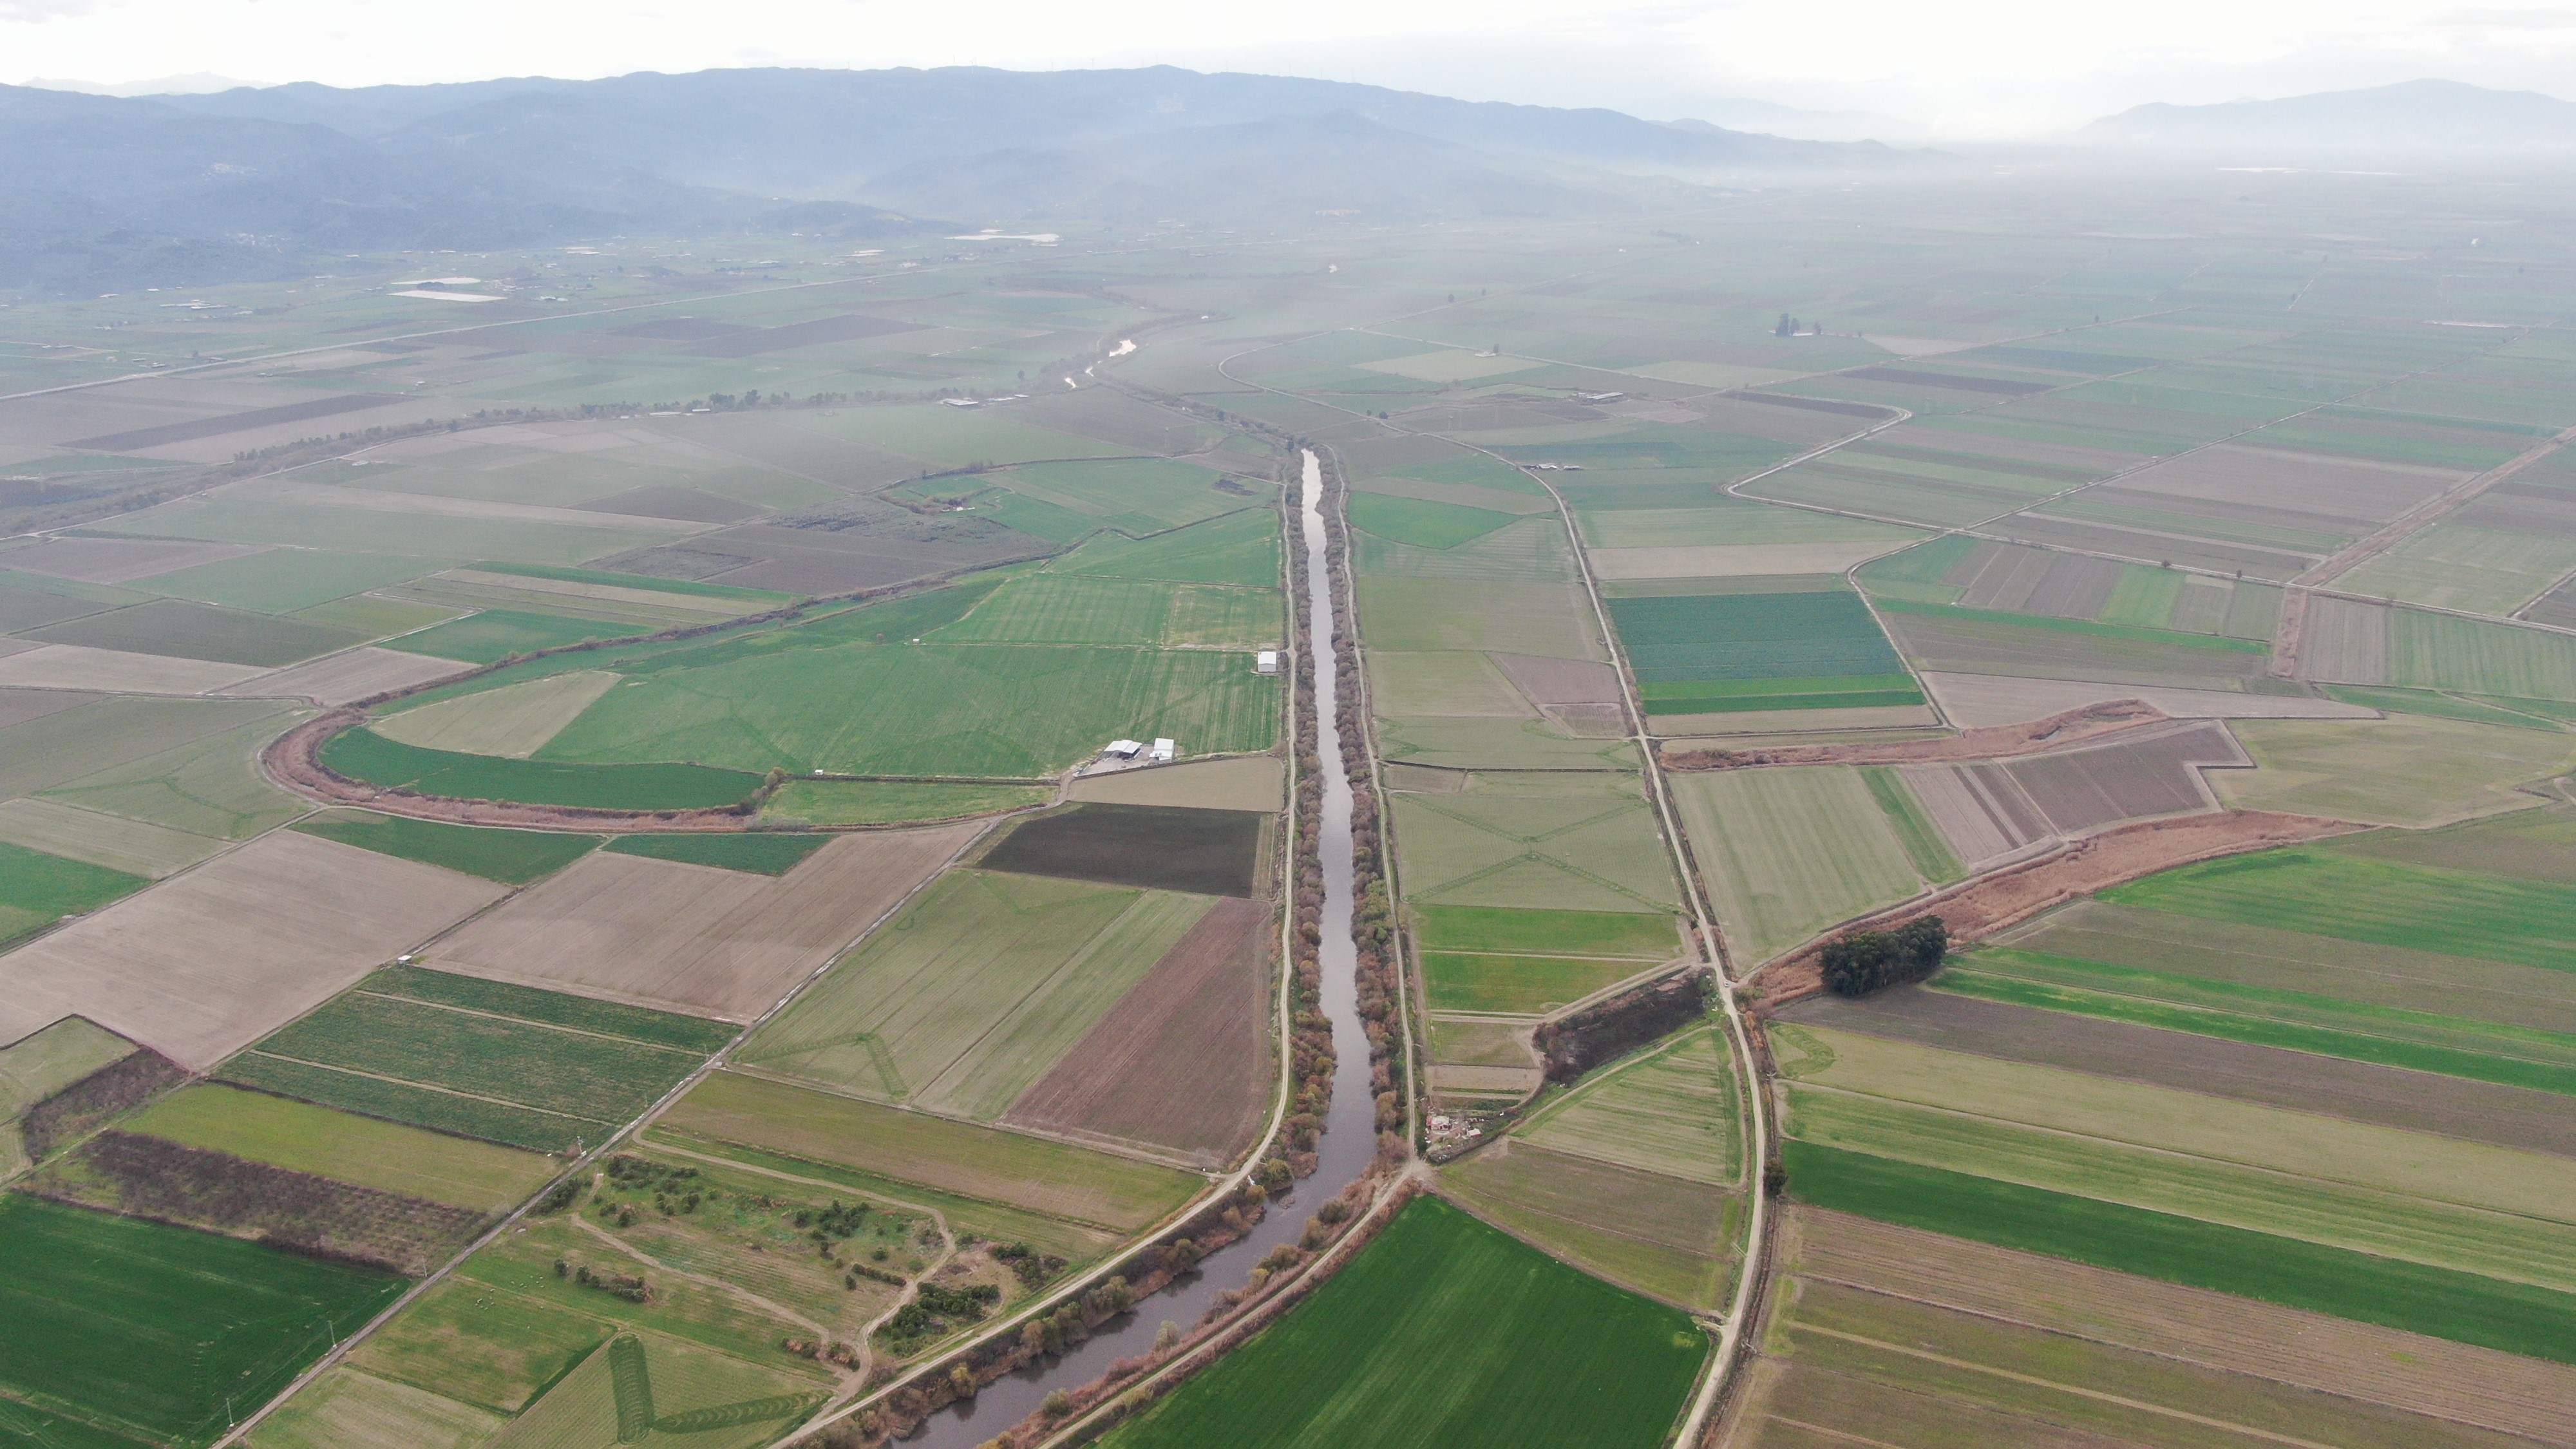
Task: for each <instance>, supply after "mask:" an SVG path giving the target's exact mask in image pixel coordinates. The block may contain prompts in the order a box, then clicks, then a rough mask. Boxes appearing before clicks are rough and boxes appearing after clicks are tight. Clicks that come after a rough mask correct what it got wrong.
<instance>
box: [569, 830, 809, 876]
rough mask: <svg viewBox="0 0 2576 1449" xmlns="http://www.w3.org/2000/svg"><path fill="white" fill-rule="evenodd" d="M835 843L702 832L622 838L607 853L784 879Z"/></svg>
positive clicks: (774, 833)
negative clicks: (815, 853)
mask: <svg viewBox="0 0 2576 1449" xmlns="http://www.w3.org/2000/svg"><path fill="white" fill-rule="evenodd" d="M831 842H832V837H831V836H829V835H824V834H819V833H813V834H799V833H797V832H795V831H789V830H756V831H724V832H715V831H708V832H700V833H696V834H689V835H620V836H615V837H613V838H611V839H610V840H609V842H608V849H609V850H610V852H611V853H613V854H617V855H643V856H650V857H652V858H653V859H655V860H676V861H679V862H681V863H683V864H686V865H711V866H714V867H716V868H717V869H720V870H742V871H750V872H753V873H755V874H758V875H785V874H787V873H788V872H789V871H791V870H794V869H795V868H796V867H797V866H799V865H801V864H803V863H804V861H805V857H807V856H809V855H812V854H813V853H814V852H815V851H818V850H821V849H822V848H823V847H824V846H826V845H829V844H830V843H831Z"/></svg>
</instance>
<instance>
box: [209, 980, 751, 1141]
mask: <svg viewBox="0 0 2576 1449" xmlns="http://www.w3.org/2000/svg"><path fill="white" fill-rule="evenodd" d="M733 1030H734V1029H733V1028H731V1027H729V1026H726V1025H724V1024H723V1023H720V1022H705V1021H699V1020H697V1019H695V1018H693V1017H683V1016H675V1015H672V1014H670V1013H667V1012H658V1011H646V1010H643V1009H641V1008H638V1007H630V1006H620V1005H617V1004H615V1003H611V1002H600V1001H590V1000H587V999H585V998H581V997H574V996H562V995H559V994H558V993H555V992H549V991H538V990H534V989H532V988H529V987H523V986H509V985H505V984H502V983H498V982H485V981H477V980H474V979H473V978H470V977H461V976H454V975H451V974H450V973H447V972H440V971H428V970H423V969H421V968H418V967H405V966H396V967H391V968H388V969H387V970H385V971H381V972H378V973H376V974H375V975H374V976H370V977H368V978H367V979H366V980H365V981H363V982H361V983H359V985H358V987H357V988H356V989H354V990H351V991H348V992H345V993H343V994H342V995H340V996H337V997H334V998H332V999H331V1000H330V1001H329V1002H326V1003H324V1004H323V1005H322V1006H321V1007H320V1008H319V1009H317V1010H315V1011H314V1012H313V1013H312V1014H311V1015H308V1016H306V1017H304V1018H303V1019H302V1020H300V1021H297V1022H295V1023H293V1024H291V1025H289V1026H287V1027H286V1028H284V1029H283V1030H281V1031H278V1032H276V1033H274V1034H272V1035H270V1036H268V1037H266V1038H265V1039H263V1040H261V1041H260V1042H259V1043H258V1044H257V1045H256V1046H254V1047H253V1048H252V1049H251V1050H250V1051H248V1052H245V1053H243V1054H242V1055H240V1056H238V1057H235V1058H234V1059H233V1060H232V1061H230V1062H229V1063H227V1064H226V1065H225V1067H224V1069H223V1072H222V1076H223V1078H224V1080H226V1081H231V1082H238V1083H240V1084H242V1085H244V1086H249V1087H256V1088H259V1089H261V1090H264V1091H271V1092H276V1093H280V1094H282V1095H286V1096H291V1097H300V1098H303V1099H304V1100H306V1101H309V1102H315V1103H318V1104H320V1105H322V1106H326V1107H337V1108H340V1109H342V1110H344V1111H349V1112H356V1113H359V1114H361V1115H364V1116H370V1117H381V1118H385V1119H388V1120H390V1121H394V1122H404V1123H410V1124H413V1125H416V1126H421V1127H428V1128H432V1129H434V1130H437V1131H441V1132H452V1133H458V1134H461V1135H464V1136H470V1137H481V1138H485V1139H487V1140H489V1141H493V1142H499V1143H503V1144H506V1145H508V1146H513V1147H528V1148H534V1149H536V1150H537V1151H540V1152H554V1151H560V1150H562V1149H563V1148H565V1147H566V1146H568V1145H570V1144H571V1143H573V1142H575V1141H583V1142H590V1143H596V1142H598V1141H600V1140H601V1139H602V1138H603V1137H604V1136H605V1134H606V1133H607V1132H608V1131H609V1130H610V1129H611V1128H613V1127H615V1126H618V1125H622V1124H623V1123H625V1122H626V1121H627V1120H628V1119H630V1118H632V1117H634V1116H635V1115H636V1114H637V1113H639V1112H641V1111H643V1110H644V1108H645V1107H647V1106H649V1105H651V1104H652V1102H653V1101H654V1100H655V1099H657V1098H659V1097H660V1096H661V1095H662V1094H663V1093H664V1092H666V1091H668V1090H670V1088H671V1087H672V1086H673V1085H674V1084H675V1083H677V1082H678V1081H679V1080H680V1079H681V1078H683V1077H685V1076H687V1075H688V1074H689V1073H690V1072H691V1071H693V1070H695V1069H696V1068H697V1066H698V1063H699V1062H700V1061H701V1060H703V1059H704V1057H705V1055H706V1054H707V1053H708V1052H710V1051H713V1050H715V1048H716V1047H718V1046H720V1045H722V1044H723V1043H724V1042H725V1041H727V1040H730V1039H731V1038H732V1036H733Z"/></svg>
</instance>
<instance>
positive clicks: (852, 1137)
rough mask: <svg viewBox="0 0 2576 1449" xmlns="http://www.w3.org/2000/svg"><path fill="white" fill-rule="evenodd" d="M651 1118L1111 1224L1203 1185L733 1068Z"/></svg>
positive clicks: (1142, 1216) (1136, 1225)
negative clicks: (664, 1111)
mask: <svg viewBox="0 0 2576 1449" xmlns="http://www.w3.org/2000/svg"><path fill="white" fill-rule="evenodd" d="M657 1125H658V1126H659V1127H661V1128H663V1129H666V1130H668V1131H671V1132H678V1133H684V1134H687V1135H690V1136H695V1137H704V1138H711V1139H713V1140H715V1141H718V1142H725V1143H732V1144H736V1145H738V1146H741V1147H748V1148H753V1149H757V1150H761V1151H767V1152H775V1153H780V1154H783V1155H786V1156H790V1157H799V1158H803V1159H805V1160H807V1161H810V1162H821V1163H826V1164H832V1165H837V1166H841V1167H847V1168H853V1169H856V1170H857V1171H859V1172H862V1173H868V1174H873V1175H875V1176H879V1177H885V1178H891V1179H895V1180H898V1181H902V1182H907V1183H919V1184H921V1185H922V1186H924V1187H928V1188H931V1189H934V1190H936V1191H940V1192H948V1193H955V1194H957V1195H959V1196H961V1197H971V1198H980V1199H983V1200H984V1201H986V1202H993V1203H1000V1204H1002V1205H1003V1206H1005V1207H1011V1208H1018V1209H1020V1210H1022V1211H1025V1212H1031V1213H1039V1214H1044V1215H1046V1216H1049V1217H1056V1218H1063V1219H1067V1220H1070V1221H1072V1222H1075V1223H1083V1224H1089V1225H1092V1226H1094V1227H1099V1228H1107V1229H1111V1230H1113V1231H1123V1232H1133V1231H1135V1230H1137V1229H1140V1228H1143V1227H1145V1226H1146V1225H1148V1224H1150V1223H1154V1222H1157V1221H1160V1220H1161V1219H1162V1218H1163V1217H1164V1215H1165V1214H1167V1213H1169V1212H1171V1211H1172V1210H1173V1209H1175V1208H1177V1207H1179V1206H1180V1205H1181V1204H1182V1203H1184V1202H1187V1201H1189V1199H1190V1198H1191V1197H1192V1196H1194V1195H1195V1194H1197V1193H1198V1192H1199V1190H1200V1189H1202V1188H1203V1187H1204V1186H1205V1185H1206V1184H1205V1181H1204V1180H1203V1179H1202V1178H1200V1177H1199V1176H1198V1175H1197V1174H1195V1173H1186V1172H1176V1171H1174V1170H1172V1169H1170V1168H1165V1167H1155V1166H1152V1165H1150V1164H1147V1163H1143V1162H1138V1161H1135V1160H1133V1159H1130V1158H1124V1157H1112V1156H1110V1155H1109V1154H1107V1153H1104V1152H1093V1151H1090V1150H1088V1149H1086V1148H1081V1147H1075V1146H1072V1145H1070V1144H1068V1143H1063V1142H1056V1141H1052V1140H1050V1139H1047V1138H1043V1137H1031V1136H1028V1135H1025V1134H1023V1133H1018V1132H1003V1131H998V1130H996V1129H994V1128H990V1127H978V1126H974V1125H971V1124H969V1123H964V1122H956V1121H951V1120H949V1119H947V1118H944V1117H934V1116H932V1115H930V1114H929V1113H926V1112H906V1111H900V1110H897V1109H895V1108H892V1107H883V1106H879V1105H877V1104H876V1103H873V1102H863V1101H860V1100H858V1099H856V1098H852V1097H842V1096H834V1095H831V1094H829V1093H825V1092H818V1091H814V1090H812V1089H810V1088H806V1087H798V1086H793V1085H790V1084H788V1083H785V1082H777V1081H770V1080H767V1079H764V1078H762V1077H757V1076H753V1075H750V1074H748V1073H744V1072H735V1071H723V1072H717V1073H715V1074H714V1075H712V1076H710V1077H708V1078H707V1079H706V1080H705V1081H703V1082H701V1083H699V1084H698V1085H697V1086H696V1087H695V1088H693V1089H692V1090H691V1091H690V1092H689V1094H688V1095H687V1096H686V1097H683V1098H681V1099H680V1101H679V1102H677V1103H676V1104H674V1105H673V1106H672V1108H671V1110H670V1111H669V1112H668V1113H666V1114H664V1115H663V1116H662V1117H661V1118H659V1119H658V1120H657Z"/></svg>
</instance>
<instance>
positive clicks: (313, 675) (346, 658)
mask: <svg viewBox="0 0 2576 1449" xmlns="http://www.w3.org/2000/svg"><path fill="white" fill-rule="evenodd" d="M473 668H474V666H473V665H471V664H459V663H457V662H456V661H455V660H453V659H432V658H430V657H429V656H428V655H426V654H405V653H403V652H402V651H400V650H398V649H379V648H376V647H375V646H374V645H372V644H369V645H362V646H360V647H359V648H356V649H351V650H348V651H346V652H344V653H340V654H331V655H326V656H324V657H322V658H320V659H315V660H310V661H308V662H306V663H303V664H297V665H294V666H291V667H289V668H286V669H280V670H277V671H275V672H274V673H269V674H261V675H257V676H254V677H252V678H249V679H245V680H243V681H242V682H241V683H239V684H236V685H233V686H232V687H230V688H228V689H226V690H225V691H224V693H226V694H246V695H253V696H257V697H262V698H272V697H273V698H287V699H309V700H311V701H313V702H314V703H315V704H320V705H343V704H351V703H354V702H356V701H358V700H361V699H373V698H374V697H376V696H377V695H380V694H390V693H392V692H394V691H395V690H402V689H413V688H417V687H418V686H420V685H424V684H428V683H431V682H433V681H435V680H441V679H447V678H451V677H453V676H455V675H459V674H464V673H468V672H470V671H471V670H472V669H473Z"/></svg>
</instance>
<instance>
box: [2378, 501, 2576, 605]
mask: <svg viewBox="0 0 2576 1449" xmlns="http://www.w3.org/2000/svg"><path fill="white" fill-rule="evenodd" d="M2570 569H2576V538H2564V537H2561V536H2559V535H2556V534H2550V533H2541V532H2537V531H2534V532H2529V533H2509V532H2506V531H2504V530H2502V529H2494V528H2481V527H2478V526H2477V525H2475V524H2468V523H2437V524H2434V525H2433V526H2432V527H2431V528H2428V529H2426V530H2424V531H2423V532H2422V533H2419V534H2417V535H2415V536H2414V537H2413V538H2410V539H2408V540H2406V541H2405V542H2404V543H2401V544H2399V545H2398V546H2397V547H2395V548H2392V549H2390V550H2388V551H2387V552H2386V553H2383V554H2379V555H2377V556H2376V557H2373V558H2369V559H2365V560H2363V562H2362V564H2361V566H2360V567H2359V568H2356V569H2354V570H2353V571H2352V572H2350V573H2348V574H2344V575H2341V576H2340V577H2338V578H2337V579H2336V580H2335V584H2334V586H2335V587H2336V588H2338V589H2344V590H2348V591H2350V592H2352V593H2356V594H2369V595H2371V596H2373V597H2375V598H2393V599H2402V600H2404V601H2405V602H2407V603H2410V604H2429V605H2431V606H2432V607H2434V608H2437V609H2462V610H2466V611H2467V612H2469V613H2472V614H2509V613H2512V612H2513V611H2514V610H2516V609H2518V608H2521V607H2522V606H2523V605H2525V604H2528V603H2530V602H2531V601H2532V600H2533V599H2536V598H2538V597H2540V596H2541V595H2542V594H2544V593H2546V592H2548V591H2549V589H2550V587H2551V586H2552V585H2554V584H2556V583H2557V582H2558V581H2559V580H2560V579H2562V578H2564V577H2566V576H2567V572H2568V570H2570Z"/></svg>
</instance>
